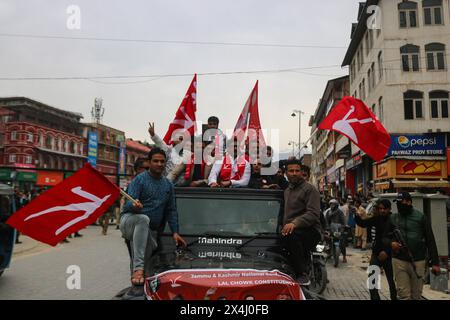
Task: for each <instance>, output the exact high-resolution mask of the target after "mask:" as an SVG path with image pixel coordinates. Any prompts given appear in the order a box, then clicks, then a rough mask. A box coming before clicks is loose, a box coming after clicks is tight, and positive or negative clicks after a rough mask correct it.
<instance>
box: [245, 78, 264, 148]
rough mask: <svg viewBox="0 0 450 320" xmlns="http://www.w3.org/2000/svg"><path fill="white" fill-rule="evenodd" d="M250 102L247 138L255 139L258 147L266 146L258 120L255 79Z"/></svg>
mask: <svg viewBox="0 0 450 320" xmlns="http://www.w3.org/2000/svg"><path fill="white" fill-rule="evenodd" d="M252 96H253V98H252V99H254V102H253V100H252V104H251V106H250V120H249V123H248V129H249V132H248V139H249V141H253V140H257V141H258V145H259V146H260V147H265V146H266V141H265V139H264V135H263V132H262V128H261V121H260V120H259V110H258V81H256V85H255V88H254V89H253V92H252ZM250 129H252V130H251V131H250Z"/></svg>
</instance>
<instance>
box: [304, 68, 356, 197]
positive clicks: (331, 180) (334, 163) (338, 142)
mask: <svg viewBox="0 0 450 320" xmlns="http://www.w3.org/2000/svg"><path fill="white" fill-rule="evenodd" d="M346 95H349V77H348V76H344V77H340V78H336V79H332V80H330V81H328V83H327V85H326V87H325V91H324V93H323V95H322V98H321V99H320V101H319V104H318V107H317V109H316V112H315V113H314V116H313V117H312V118H311V120H310V123H309V125H310V126H311V145H312V161H311V167H312V168H311V178H312V182H313V183H314V184H315V185H316V186H317V187H318V188H319V190H320V191H322V192H328V193H329V194H330V195H332V196H338V195H343V194H344V193H345V185H344V180H345V170H344V171H343V170H342V169H345V167H344V157H345V156H347V155H348V151H349V149H350V145H349V141H348V139H347V138H345V137H343V136H341V135H339V134H338V133H335V132H332V131H324V130H319V129H318V126H319V125H320V123H321V122H322V120H323V119H325V117H326V116H327V114H328V113H329V112H330V110H331V109H332V108H333V107H334V106H335V105H336V104H337V103H339V101H340V100H341V99H342V98H343V97H344V96H346ZM351 187H352V186H350V188H351Z"/></svg>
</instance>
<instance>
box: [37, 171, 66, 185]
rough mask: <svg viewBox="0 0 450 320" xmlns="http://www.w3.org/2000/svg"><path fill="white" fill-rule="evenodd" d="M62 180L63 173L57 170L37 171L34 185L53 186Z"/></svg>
mask: <svg viewBox="0 0 450 320" xmlns="http://www.w3.org/2000/svg"><path fill="white" fill-rule="evenodd" d="M63 180H64V173H63V172H58V171H39V172H38V174H37V181H36V185H37V186H39V187H54V186H56V185H57V184H58V183H60V182H62V181H63Z"/></svg>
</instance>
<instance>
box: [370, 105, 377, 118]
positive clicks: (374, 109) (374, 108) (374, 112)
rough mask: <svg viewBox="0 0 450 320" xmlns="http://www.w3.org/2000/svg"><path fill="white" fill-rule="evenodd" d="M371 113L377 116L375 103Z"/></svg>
mask: <svg viewBox="0 0 450 320" xmlns="http://www.w3.org/2000/svg"><path fill="white" fill-rule="evenodd" d="M371 109H372V112H373V114H374V115H375V116H376V115H377V106H376V105H375V103H374V104H373V105H372V108H371Z"/></svg>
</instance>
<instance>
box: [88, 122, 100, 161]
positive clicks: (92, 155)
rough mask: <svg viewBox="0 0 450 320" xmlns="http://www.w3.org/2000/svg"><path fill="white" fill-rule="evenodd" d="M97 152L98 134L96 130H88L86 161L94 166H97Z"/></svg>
mask: <svg viewBox="0 0 450 320" xmlns="http://www.w3.org/2000/svg"><path fill="white" fill-rule="evenodd" d="M97 152H98V134H97V133H96V132H92V131H91V132H89V135H88V162H89V163H90V164H91V165H92V166H93V167H94V168H96V167H97Z"/></svg>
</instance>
